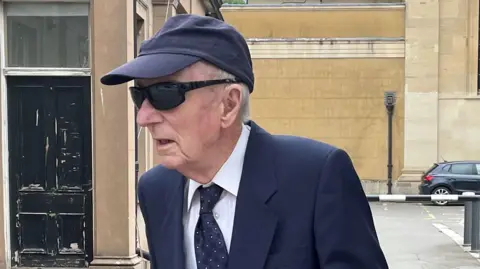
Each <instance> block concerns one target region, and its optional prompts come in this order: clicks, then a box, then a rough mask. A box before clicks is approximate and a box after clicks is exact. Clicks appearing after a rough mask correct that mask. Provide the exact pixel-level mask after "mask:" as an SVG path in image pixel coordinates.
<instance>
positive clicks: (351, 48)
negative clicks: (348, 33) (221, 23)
mask: <svg viewBox="0 0 480 269" xmlns="http://www.w3.org/2000/svg"><path fill="white" fill-rule="evenodd" d="M247 43H248V46H249V48H250V53H251V56H252V58H254V59H282V58H285V59H295V58H297V59H298V58H301V59H313V58H404V57H405V40H404V39H403V38H248V39H247Z"/></svg>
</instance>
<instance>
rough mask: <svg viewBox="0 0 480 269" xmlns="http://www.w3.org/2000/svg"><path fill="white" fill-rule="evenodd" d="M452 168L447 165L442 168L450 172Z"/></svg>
mask: <svg viewBox="0 0 480 269" xmlns="http://www.w3.org/2000/svg"><path fill="white" fill-rule="evenodd" d="M450 167H452V165H450V164H449V165H445V166H444V167H443V168H442V171H447V172H448V171H450Z"/></svg>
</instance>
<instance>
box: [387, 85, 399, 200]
mask: <svg viewBox="0 0 480 269" xmlns="http://www.w3.org/2000/svg"><path fill="white" fill-rule="evenodd" d="M396 99H397V98H396V94H395V92H392V91H387V92H385V94H384V103H385V108H386V109H387V115H388V164H387V168H388V182H387V187H388V194H392V169H393V164H392V140H393V137H392V125H393V124H392V123H393V111H394V109H395V101H396Z"/></svg>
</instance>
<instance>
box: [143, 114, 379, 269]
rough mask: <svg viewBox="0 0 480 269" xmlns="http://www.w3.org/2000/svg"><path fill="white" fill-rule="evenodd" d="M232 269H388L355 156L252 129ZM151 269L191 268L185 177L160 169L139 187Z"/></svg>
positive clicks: (153, 172)
mask: <svg viewBox="0 0 480 269" xmlns="http://www.w3.org/2000/svg"><path fill="white" fill-rule="evenodd" d="M249 125H250V126H251V132H250V137H249V140H248V145H247V150H246V153H245V161H244V166H243V173H242V177H241V182H240V187H239V191H238V196H237V205H236V212H235V218H234V226H233V234H232V242H231V246H230V254H229V265H228V268H229V269H261V268H265V269H267V268H284V269H287V268H291V269H387V268H388V265H387V262H386V260H385V257H384V254H383V252H382V250H381V247H380V245H379V241H378V238H377V234H376V231H375V227H374V222H373V218H372V213H371V209H370V206H369V204H368V201H367V199H366V197H365V193H364V191H363V189H362V186H361V183H360V180H359V178H358V176H357V173H356V172H355V169H354V167H353V165H352V162H351V160H350V157H349V156H348V155H347V153H345V151H343V150H341V149H337V148H335V147H333V146H330V145H327V144H324V143H321V142H318V141H314V140H310V139H306V138H300V137H294V136H279V135H271V134H269V133H267V132H266V131H264V130H263V129H262V128H260V127H259V126H258V125H256V124H255V123H254V122H250V123H249ZM138 188H139V189H138V193H139V201H140V208H141V211H142V213H143V217H144V220H145V225H146V235H147V238H148V247H149V251H150V255H151V268H152V269H184V268H185V256H184V241H183V225H182V216H183V209H184V207H183V203H184V188H185V177H184V176H183V175H181V174H180V173H178V172H177V171H175V170H169V169H166V168H165V167H162V166H156V167H154V168H152V169H151V170H149V171H147V172H146V173H145V174H144V175H143V176H142V177H141V179H140V182H139V186H138Z"/></svg>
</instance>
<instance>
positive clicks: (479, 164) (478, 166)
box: [475, 163, 480, 175]
mask: <svg viewBox="0 0 480 269" xmlns="http://www.w3.org/2000/svg"><path fill="white" fill-rule="evenodd" d="M475 167H476V168H477V175H480V163H477V164H475Z"/></svg>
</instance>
